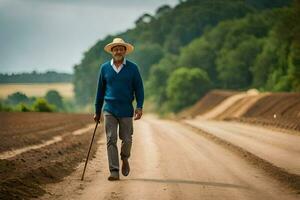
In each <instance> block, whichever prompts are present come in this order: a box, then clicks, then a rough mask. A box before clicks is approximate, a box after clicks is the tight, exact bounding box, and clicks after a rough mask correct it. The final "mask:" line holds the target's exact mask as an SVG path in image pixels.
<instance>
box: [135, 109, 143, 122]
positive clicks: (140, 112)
mask: <svg viewBox="0 0 300 200" xmlns="http://www.w3.org/2000/svg"><path fill="white" fill-rule="evenodd" d="M142 115H143V110H142V109H141V108H137V109H135V112H134V118H133V119H134V120H139V119H141V117H142Z"/></svg>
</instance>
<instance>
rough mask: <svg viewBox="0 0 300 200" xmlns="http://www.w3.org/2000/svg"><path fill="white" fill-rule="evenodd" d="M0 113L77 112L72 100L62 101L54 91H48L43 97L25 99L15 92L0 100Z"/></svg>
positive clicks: (22, 95) (23, 95)
mask: <svg viewBox="0 0 300 200" xmlns="http://www.w3.org/2000/svg"><path fill="white" fill-rule="evenodd" d="M0 111H6V112H11V111H16V112H77V109H76V106H75V104H74V102H73V101H72V100H68V99H63V97H62V96H61V95H60V94H59V92H57V91H56V90H49V91H48V92H47V93H46V95H45V96H44V97H39V98H36V97H27V96H26V95H25V94H24V93H21V92H15V93H13V94H11V95H9V96H8V97H7V98H6V99H0Z"/></svg>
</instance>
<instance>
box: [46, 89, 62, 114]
mask: <svg viewBox="0 0 300 200" xmlns="http://www.w3.org/2000/svg"><path fill="white" fill-rule="evenodd" d="M45 99H46V100H47V101H48V102H49V103H50V104H53V105H55V106H56V107H57V108H58V109H60V110H61V109H63V107H64V105H63V98H62V96H61V95H60V94H59V92H57V91H56V90H49V91H48V92H47V93H46V95H45Z"/></svg>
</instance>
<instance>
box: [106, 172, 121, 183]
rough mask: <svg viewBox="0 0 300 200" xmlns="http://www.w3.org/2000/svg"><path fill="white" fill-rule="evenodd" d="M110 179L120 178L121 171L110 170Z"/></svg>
mask: <svg viewBox="0 0 300 200" xmlns="http://www.w3.org/2000/svg"><path fill="white" fill-rule="evenodd" d="M107 179H108V180H109V181H116V180H119V179H120V177H119V172H118V171H112V172H110V176H109V177H108V178H107Z"/></svg>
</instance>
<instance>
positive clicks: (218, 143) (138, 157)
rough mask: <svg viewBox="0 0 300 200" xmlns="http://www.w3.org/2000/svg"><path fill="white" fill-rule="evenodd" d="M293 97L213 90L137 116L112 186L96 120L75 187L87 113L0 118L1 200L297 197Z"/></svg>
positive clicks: (298, 137) (296, 101)
mask: <svg viewBox="0 0 300 200" xmlns="http://www.w3.org/2000/svg"><path fill="white" fill-rule="evenodd" d="M299 95H300V94H297V93H295V94H293V93H280V94H271V93H267V94H260V93H257V92H255V91H248V92H244V93H240V92H239V93H237V92H227V91H212V92H210V93H208V94H207V95H206V96H205V97H204V98H202V99H201V100H200V101H199V102H198V103H197V104H195V106H194V107H191V108H190V109H188V110H186V111H185V112H182V113H180V115H179V116H178V117H177V118H173V119H161V118H158V117H157V116H156V115H153V114H150V113H146V114H145V115H144V116H143V118H142V119H141V120H139V121H134V133H133V146H132V154H131V158H130V164H131V172H130V174H129V176H127V177H124V176H122V175H121V177H120V178H121V179H120V181H116V182H110V181H108V180H107V177H108V175H109V171H108V162H107V154H106V137H105V134H104V128H103V125H102V122H101V123H100V126H98V129H97V132H96V138H95V140H94V144H93V148H92V154H91V156H90V161H89V163H88V166H87V170H86V173H85V179H84V181H81V180H80V179H81V175H82V171H83V166H84V162H85V158H86V153H87V150H88V147H89V143H90V140H91V137H92V133H93V130H94V126H95V123H94V122H93V119H92V117H93V115H92V114H65V113H34V112H32V113H5V112H2V113H0V118H1V121H0V136H1V141H0V143H1V145H0V199H43V200H54V199H58V200H63V199H82V200H83V199H84V200H86V199H178V200H179V199H209V200H212V199H214V200H215V199H239V200H240V199H278V200H279V199H280V200H283V199H291V200H292V199H299V197H300V147H299V144H300V130H299V125H300V123H299V121H300V120H299V118H300V115H299V113H300V109H299V106H300V98H299ZM238 108H239V109H238ZM274 113H275V114H276V117H275V118H274ZM259 122H261V123H259ZM118 145H120V140H119V141H118Z"/></svg>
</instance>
